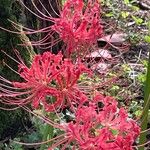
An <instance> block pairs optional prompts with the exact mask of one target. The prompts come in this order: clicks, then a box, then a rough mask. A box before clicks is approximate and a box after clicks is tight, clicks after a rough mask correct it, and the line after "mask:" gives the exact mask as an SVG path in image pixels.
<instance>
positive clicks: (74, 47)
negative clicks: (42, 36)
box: [52, 0, 102, 54]
mask: <svg viewBox="0 0 150 150" xmlns="http://www.w3.org/2000/svg"><path fill="white" fill-rule="evenodd" d="M52 29H53V30H54V31H56V32H57V33H58V34H59V35H60V37H61V39H63V41H64V42H65V43H66V45H67V52H68V54H71V53H72V52H74V51H77V52H81V51H82V52H84V51H85V50H88V49H89V48H90V47H91V45H93V44H95V43H96V41H97V39H98V38H100V37H101V36H102V26H101V24H100V4H99V2H98V1H97V0H94V1H93V0H88V1H87V3H85V2H84V1H83V0H67V2H66V3H65V5H64V7H63V9H62V11H61V13H60V18H58V19H56V20H55V24H54V25H53V26H52Z"/></svg>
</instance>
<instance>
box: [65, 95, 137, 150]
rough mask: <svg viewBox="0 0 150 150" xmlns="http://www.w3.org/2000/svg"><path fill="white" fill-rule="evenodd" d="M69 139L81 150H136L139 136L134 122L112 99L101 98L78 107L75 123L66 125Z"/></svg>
mask: <svg viewBox="0 0 150 150" xmlns="http://www.w3.org/2000/svg"><path fill="white" fill-rule="evenodd" d="M66 132H67V134H68V136H69V139H70V140H71V141H72V142H74V143H76V149H81V150H133V148H132V145H133V142H134V141H135V139H136V138H137V136H138V135H139V133H140V128H139V127H138V125H137V124H136V122H135V121H133V120H132V119H130V118H128V115H127V112H126V111H125V110H124V109H123V108H120V109H119V108H118V107H117V102H116V101H115V100H114V99H113V98H112V97H103V96H102V95H100V96H97V97H95V98H94V103H93V102H89V103H88V105H87V104H86V105H83V106H82V107H79V108H78V109H77V111H76V115H75V119H74V122H70V123H68V124H67V126H66Z"/></svg>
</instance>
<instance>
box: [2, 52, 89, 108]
mask: <svg viewBox="0 0 150 150" xmlns="http://www.w3.org/2000/svg"><path fill="white" fill-rule="evenodd" d="M18 73H19V74H20V77H22V78H23V79H24V82H10V84H11V85H12V86H13V87H14V88H16V89H17V91H13V90H11V88H10V90H7V91H6V89H2V94H1V95H2V96H3V97H4V100H5V101H6V98H7V97H12V98H14V99H13V100H10V101H7V102H8V103H11V104H20V105H21V104H26V103H29V102H30V101H32V105H33V107H34V108H37V107H38V106H39V104H40V102H41V103H42V104H43V105H44V107H45V110H46V111H54V110H55V109H58V108H59V107H61V108H62V107H64V106H66V105H67V106H68V105H70V106H71V107H73V102H75V103H76V104H77V103H80V104H81V103H83V102H84V101H85V100H86V99H87V98H86V96H85V95H84V94H83V93H82V92H81V91H80V90H79V88H78V86H77V81H78V79H79V77H80V75H81V74H82V73H89V70H88V69H87V68H86V67H85V66H84V65H83V64H82V63H79V64H78V65H74V64H73V63H72V62H71V60H70V59H64V60H63V56H62V54H60V53H59V54H57V55H54V54H51V53H50V52H45V53H44V54H43V55H35V57H34V59H33V62H32V64H31V66H30V67H27V66H26V65H25V64H23V63H22V64H20V65H19V70H18ZM25 90H26V92H25ZM23 96H24V97H25V98H24V99H23ZM80 96H82V97H83V98H82V99H80Z"/></svg>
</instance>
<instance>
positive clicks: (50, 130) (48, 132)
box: [40, 114, 54, 150]
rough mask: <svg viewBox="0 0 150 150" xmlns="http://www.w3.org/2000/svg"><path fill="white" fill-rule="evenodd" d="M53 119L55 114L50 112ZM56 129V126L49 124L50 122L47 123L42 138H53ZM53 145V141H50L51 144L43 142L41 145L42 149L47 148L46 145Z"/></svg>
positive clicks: (45, 139)
mask: <svg viewBox="0 0 150 150" xmlns="http://www.w3.org/2000/svg"><path fill="white" fill-rule="evenodd" d="M49 116H50V118H51V119H53V117H54V114H50V115H49ZM53 131H54V127H53V126H51V125H49V124H46V125H45V128H44V131H43V133H42V134H43V138H42V141H47V140H49V139H52V138H53V133H54V132H53ZM50 145H52V142H50V143H49V144H43V145H41V147H40V150H45V149H46V146H50Z"/></svg>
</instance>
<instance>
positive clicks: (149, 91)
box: [139, 53, 150, 150]
mask: <svg viewBox="0 0 150 150" xmlns="http://www.w3.org/2000/svg"><path fill="white" fill-rule="evenodd" d="M144 91H145V92H144V106H143V115H142V123H141V130H142V131H144V130H146V129H147V124H148V111H149V107H150V53H149V59H148V67H147V77H146V83H145V89H144ZM146 135H147V132H143V133H141V134H140V142H139V144H140V145H141V144H143V143H145V142H146ZM139 150H144V145H143V146H141V147H140V148H139Z"/></svg>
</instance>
